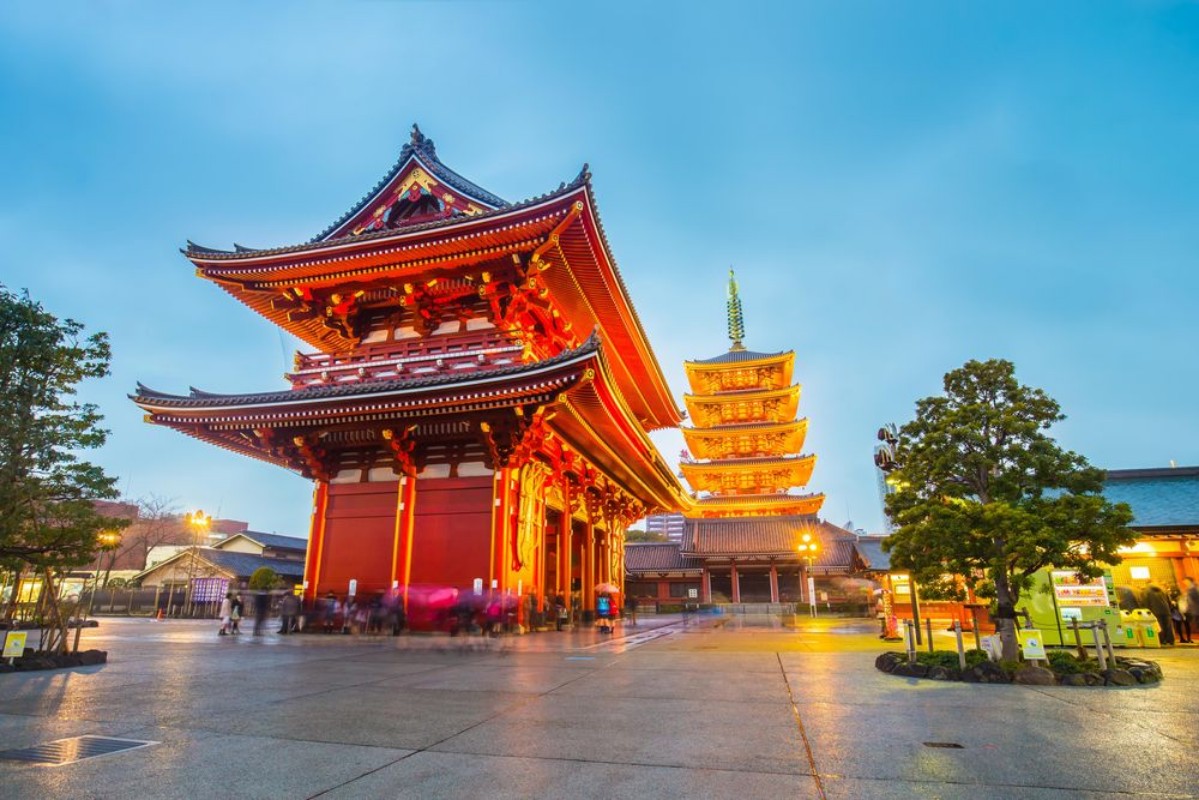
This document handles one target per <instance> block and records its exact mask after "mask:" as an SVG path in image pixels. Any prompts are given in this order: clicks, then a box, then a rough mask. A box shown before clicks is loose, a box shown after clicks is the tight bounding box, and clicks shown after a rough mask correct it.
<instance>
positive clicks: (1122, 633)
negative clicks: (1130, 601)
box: [1112, 610, 1141, 647]
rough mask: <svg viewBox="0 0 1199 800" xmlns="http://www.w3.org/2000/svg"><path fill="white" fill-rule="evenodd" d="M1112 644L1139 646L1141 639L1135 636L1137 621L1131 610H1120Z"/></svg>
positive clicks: (1116, 645)
mask: <svg viewBox="0 0 1199 800" xmlns="http://www.w3.org/2000/svg"><path fill="white" fill-rule="evenodd" d="M1112 645H1113V646H1115V647H1141V640H1140V638H1139V637H1138V636H1137V621H1136V618H1135V617H1134V616H1133V615H1132V612H1131V611H1124V610H1121V611H1120V624H1119V625H1117V626H1116V633H1115V636H1114V637H1113V641H1112Z"/></svg>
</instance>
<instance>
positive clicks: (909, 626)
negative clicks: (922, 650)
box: [903, 619, 920, 666]
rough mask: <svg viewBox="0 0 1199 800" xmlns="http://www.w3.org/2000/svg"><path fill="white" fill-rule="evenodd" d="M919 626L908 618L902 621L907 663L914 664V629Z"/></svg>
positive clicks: (917, 628)
mask: <svg viewBox="0 0 1199 800" xmlns="http://www.w3.org/2000/svg"><path fill="white" fill-rule="evenodd" d="M919 629H920V626H919V625H918V624H916V623H915V622H914V621H912V620H910V619H905V620H904V621H903V643H904V646H905V647H906V648H907V649H908V664H910V665H912V666H916V631H917V630H919Z"/></svg>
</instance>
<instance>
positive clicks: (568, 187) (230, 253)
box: [180, 164, 591, 260]
mask: <svg viewBox="0 0 1199 800" xmlns="http://www.w3.org/2000/svg"><path fill="white" fill-rule="evenodd" d="M590 178H591V173H589V172H588V171H587V165H586V164H584V165H583V169H582V170H581V171H580V172H579V174H578V175H577V176H575V179H574V180H572V181H570V182H569V183H562V184H559V186H558V188H557V189H554V190H553V191H551V192H546V193H545V194H540V195H537V196H536V197H530V198H529V199H527V200H521V201H520V202H518V203H506V204H504V205H503V206H501V207H499V208H494V209H489V210H487V211H484V212H482V213H479V214H475V215H473V216H469V217H447V218H445V219H435V220H431V221H429V222H421V223H417V224H415V225H405V226H404V227H402V228H387V229H385V230H381V231H371V232H370V233H362V234H358V235H357V236H338V237H337V238H335V239H321V238H317V239H313V240H311V241H308V242H302V243H300V244H289V245H280V246H278V247H265V248H263V249H261V250H220V249H217V248H214V247H204V246H203V245H198V244H196V243H195V242H193V241H191V240H190V239H189V240H187V247H186V248H182V249H181V250H180V252H181V253H183V254H184V255H185V256H188V257H189V258H190V257H195V258H198V259H201V260H215V259H220V260H226V259H229V260H235V259H238V258H246V257H247V256H273V255H283V254H286V253H298V252H303V251H305V250H319V249H321V248H324V247H334V246H337V245H344V244H352V243H358V242H370V241H374V240H376V239H387V238H389V237H394V236H408V235H410V234H412V233H417V232H420V231H428V230H434V229H437V228H450V227H453V226H455V225H461V224H463V223H468V222H469V223H476V222H478V221H480V220H484V219H487V218H489V217H495V216H499V215H501V214H508V213H510V212H514V211H521V210H524V209H526V208H529V207H531V206H535V205H537V204H538V203H544V202H546V201H549V200H554V199H556V198H558V197H560V196H562V195H565V194H569V193H570V192H573V191H574V190H575V189H578V188H579V187H580V186H583V185H584V184H586V183H587V182H588V180H589V179H590Z"/></svg>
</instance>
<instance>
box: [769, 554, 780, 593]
mask: <svg viewBox="0 0 1199 800" xmlns="http://www.w3.org/2000/svg"><path fill="white" fill-rule="evenodd" d="M778 601H779V569H778V567H776V566H775V565H774V562H773V561H771V562H770V602H772V603H777V602H778Z"/></svg>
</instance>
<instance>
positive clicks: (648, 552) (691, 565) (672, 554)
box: [624, 542, 703, 572]
mask: <svg viewBox="0 0 1199 800" xmlns="http://www.w3.org/2000/svg"><path fill="white" fill-rule="evenodd" d="M624 568H625V572H700V571H702V570H703V566H702V565H701V564H700V562H699V561H698V560H697V559H694V558H688V557H686V556H684V555H683V552H682V550H681V549H680V546H679V544H678V543H676V542H661V543H659V542H633V543H630V544H626V545H625V546H624Z"/></svg>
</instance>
